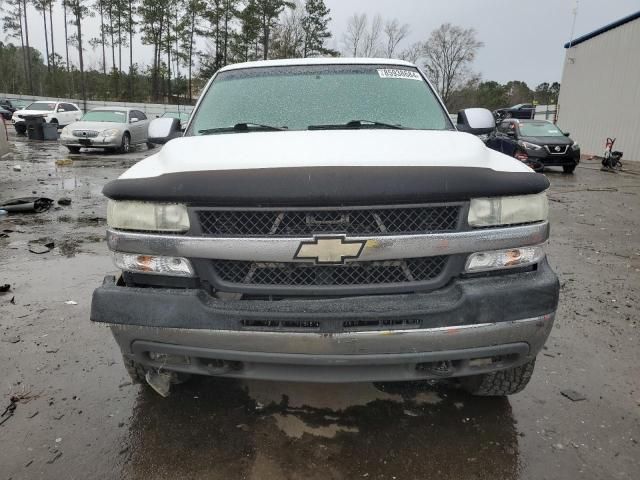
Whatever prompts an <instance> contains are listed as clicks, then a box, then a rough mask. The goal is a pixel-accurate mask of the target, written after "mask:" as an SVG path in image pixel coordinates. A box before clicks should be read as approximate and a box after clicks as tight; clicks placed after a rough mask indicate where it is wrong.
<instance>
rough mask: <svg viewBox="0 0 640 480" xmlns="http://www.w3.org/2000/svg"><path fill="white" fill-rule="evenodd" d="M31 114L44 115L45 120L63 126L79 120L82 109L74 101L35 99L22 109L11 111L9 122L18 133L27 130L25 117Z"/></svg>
mask: <svg viewBox="0 0 640 480" xmlns="http://www.w3.org/2000/svg"><path fill="white" fill-rule="evenodd" d="M33 115H44V118H45V121H47V122H49V123H54V124H57V125H58V127H64V126H66V125H69V124H70V123H73V122H76V121H78V120H80V118H81V117H82V110H80V108H78V106H77V105H76V104H74V103H67V102H55V101H52V102H48V101H37V102H33V103H31V104H29V106H27V107H26V108H24V109H22V110H16V111H15V112H13V116H12V118H11V122H12V123H13V126H14V127H15V129H16V132H18V133H25V132H26V131H27V123H26V118H27V117H29V116H33Z"/></svg>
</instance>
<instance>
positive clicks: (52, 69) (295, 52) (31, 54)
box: [0, 0, 338, 102]
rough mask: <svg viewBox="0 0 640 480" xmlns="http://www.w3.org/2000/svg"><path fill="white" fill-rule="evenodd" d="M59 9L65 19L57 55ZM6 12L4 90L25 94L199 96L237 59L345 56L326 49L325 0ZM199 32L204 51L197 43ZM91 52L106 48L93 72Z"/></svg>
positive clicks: (124, 2) (131, 0) (67, 6)
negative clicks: (94, 27)
mask: <svg viewBox="0 0 640 480" xmlns="http://www.w3.org/2000/svg"><path fill="white" fill-rule="evenodd" d="M29 5H31V6H33V7H35V9H36V11H37V12H38V13H39V14H40V16H41V17H42V22H43V23H42V25H43V28H44V34H45V35H44V37H45V42H44V45H42V46H39V48H34V46H33V45H32V42H30V38H29V26H30V25H33V19H30V9H28V8H27V7H28V6H29ZM54 7H61V8H62V12H63V17H64V38H65V41H64V48H63V49H62V50H60V47H58V48H59V50H58V51H56V45H55V43H54V35H53V32H54V24H53V9H54ZM0 9H1V12H0V13H1V21H2V27H3V31H4V34H5V37H6V38H5V40H6V43H3V42H0V65H2V69H3V75H2V78H0V86H1V87H2V88H1V90H4V91H11V92H14V93H21V94H32V95H37V94H39V95H44V96H61V95H66V96H69V97H73V96H80V97H81V98H83V99H85V98H87V96H88V97H91V98H100V99H117V100H128V101H146V100H154V101H160V100H167V101H169V102H172V101H186V102H192V101H193V99H194V96H196V93H197V90H198V89H199V87H200V86H201V85H202V84H203V82H204V81H206V79H208V78H209V77H210V76H211V75H212V74H213V73H214V72H215V71H217V70H218V69H219V68H221V67H223V66H225V65H227V64H229V63H236V62H243V61H250V60H257V59H268V58H285V57H310V56H320V55H337V54H338V52H335V51H333V50H331V49H329V48H327V47H326V46H325V44H326V42H327V40H328V39H329V38H331V32H330V31H329V27H328V25H329V22H330V20H331V18H330V16H329V13H330V11H329V9H328V8H327V7H326V5H325V4H324V1H323V0H306V1H305V2H304V3H302V1H300V0H297V1H287V0H187V1H185V2H175V1H171V0H57V1H56V0H5V1H4V3H2V4H0ZM89 17H97V19H98V21H99V31H98V34H97V35H96V36H93V37H91V36H88V35H87V32H83V30H82V27H83V24H84V22H85V21H86V19H87V18H89ZM56 28H59V26H56ZM199 38H200V39H204V40H205V43H206V46H205V48H198V47H197V43H198V42H197V39H199ZM138 39H139V40H140V41H141V43H142V44H144V45H150V46H151V47H152V50H153V54H152V58H151V61H150V63H149V64H146V65H144V64H142V65H141V64H138V63H134V61H133V57H134V54H133V51H134V48H135V44H136V42H137V40H138ZM13 42H15V44H14V43H13ZM42 47H44V49H42ZM88 48H93V49H94V50H97V51H98V53H99V58H100V60H99V64H100V67H99V68H98V69H91V70H90V71H86V68H85V63H86V62H85V57H86V51H87V49H88ZM70 49H71V50H75V51H76V52H77V58H78V61H77V63H76V62H73V61H71V60H70V58H69V51H70ZM41 50H43V51H41Z"/></svg>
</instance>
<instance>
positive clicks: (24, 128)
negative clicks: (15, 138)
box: [15, 124, 27, 135]
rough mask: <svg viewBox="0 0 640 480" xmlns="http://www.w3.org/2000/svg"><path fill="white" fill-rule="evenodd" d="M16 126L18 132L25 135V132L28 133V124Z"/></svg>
mask: <svg viewBox="0 0 640 480" xmlns="http://www.w3.org/2000/svg"><path fill="white" fill-rule="evenodd" d="M15 128H16V133H18V134H20V135H24V134H25V133H27V126H26V125H18V124H16V125H15Z"/></svg>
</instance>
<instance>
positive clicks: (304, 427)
mask: <svg viewBox="0 0 640 480" xmlns="http://www.w3.org/2000/svg"><path fill="white" fill-rule="evenodd" d="M273 418H274V419H275V421H276V425H277V426H278V428H279V429H280V430H282V431H283V432H284V434H285V435H286V436H287V437H289V438H302V436H303V435H304V434H305V433H308V434H309V435H313V436H314V437H324V438H334V437H335V436H336V435H337V434H338V432H349V433H358V432H359V431H360V430H359V429H358V428H356V427H346V426H343V425H338V424H337V423H331V424H329V425H323V426H317V427H314V426H311V425H308V424H306V423H305V422H304V421H303V420H301V419H300V418H298V417H296V416H295V415H282V414H280V413H276V414H275V415H273Z"/></svg>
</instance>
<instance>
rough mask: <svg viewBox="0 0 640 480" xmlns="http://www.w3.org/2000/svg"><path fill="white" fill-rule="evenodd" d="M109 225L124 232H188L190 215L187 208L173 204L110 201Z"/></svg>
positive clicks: (108, 208) (108, 210) (108, 207)
mask: <svg viewBox="0 0 640 480" xmlns="http://www.w3.org/2000/svg"><path fill="white" fill-rule="evenodd" d="M107 224H108V225H109V226H110V227H112V228H121V229H123V230H149V231H154V232H186V231H187V230H189V214H188V213H187V207H186V206H184V205H177V204H173V203H148V202H135V201H114V200H109V203H108V205H107Z"/></svg>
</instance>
